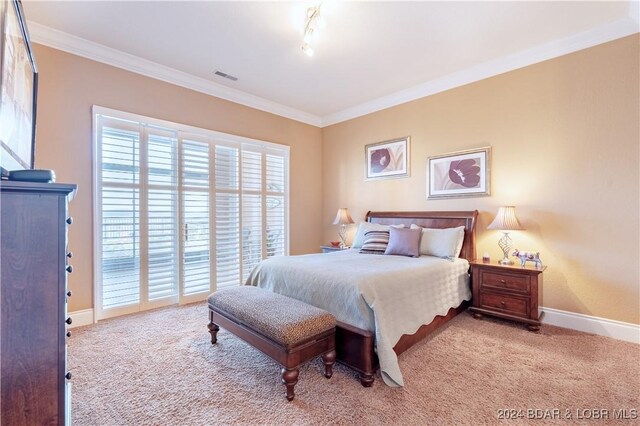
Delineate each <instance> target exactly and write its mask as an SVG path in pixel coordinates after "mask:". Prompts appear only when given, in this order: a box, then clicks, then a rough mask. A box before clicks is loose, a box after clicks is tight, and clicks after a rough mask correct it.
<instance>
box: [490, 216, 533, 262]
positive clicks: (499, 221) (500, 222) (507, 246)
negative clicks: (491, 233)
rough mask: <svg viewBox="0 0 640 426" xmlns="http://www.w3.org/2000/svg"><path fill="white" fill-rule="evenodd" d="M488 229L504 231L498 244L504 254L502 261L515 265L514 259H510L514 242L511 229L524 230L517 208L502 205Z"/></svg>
mask: <svg viewBox="0 0 640 426" xmlns="http://www.w3.org/2000/svg"><path fill="white" fill-rule="evenodd" d="M487 229H498V230H500V231H502V232H503V233H504V235H503V236H502V238H500V241H498V246H500V249H501V250H502V253H503V254H504V257H503V258H502V260H501V261H500V263H501V264H502V265H513V261H512V260H510V259H509V252H510V251H511V246H512V243H513V241H512V240H511V237H510V236H509V231H518V230H524V228H523V227H522V225H520V222H518V218H517V217H516V208H515V207H514V206H504V207H500V208H499V209H498V214H497V215H496V217H495V219H493V222H491V224H490V225H489V226H488V227H487Z"/></svg>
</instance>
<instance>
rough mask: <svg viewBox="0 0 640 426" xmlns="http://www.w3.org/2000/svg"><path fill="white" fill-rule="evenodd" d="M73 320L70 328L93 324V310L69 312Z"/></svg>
mask: <svg viewBox="0 0 640 426" xmlns="http://www.w3.org/2000/svg"><path fill="white" fill-rule="evenodd" d="M69 316H70V317H71V319H72V322H71V325H70V326H69V328H75V327H82V326H83V325H91V324H93V322H94V321H93V318H94V317H93V309H84V310H82V311H75V312H69Z"/></svg>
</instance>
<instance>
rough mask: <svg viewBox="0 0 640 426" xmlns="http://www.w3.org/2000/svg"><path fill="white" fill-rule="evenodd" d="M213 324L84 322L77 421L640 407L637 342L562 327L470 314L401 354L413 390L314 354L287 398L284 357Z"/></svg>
mask: <svg viewBox="0 0 640 426" xmlns="http://www.w3.org/2000/svg"><path fill="white" fill-rule="evenodd" d="M207 322H208V315H207V307H206V304H200V303H199V304H193V305H187V306H183V307H171V308H164V309H160V310H156V311H151V312H146V313H140V314H135V315H129V316H126V317H121V318H115V319H110V320H105V321H101V322H100V323H98V324H97V325H92V326H87V327H82V328H77V329H75V330H74V331H73V336H72V337H71V339H69V349H68V359H69V367H70V370H71V371H72V373H73V380H72V384H73V394H72V419H73V424H74V425H76V426H80V425H117V426H121V425H205V424H207V425H214V424H225V425H226V424H252V425H254V424H278V425H307V424H309V425H312V424H314V425H315V424H318V425H319V424H362V425H364V424H372V425H375V424H406V425H413V424H453V423H456V424H495V423H505V421H504V420H500V419H499V414H501V412H500V410H504V409H513V410H528V409H533V410H535V409H539V410H553V409H557V410H559V413H560V418H561V419H562V421H563V422H564V421H565V420H566V418H565V416H566V415H567V413H569V414H570V415H571V416H572V421H576V416H580V415H581V414H582V417H583V420H581V422H587V421H588V420H587V419H586V418H584V416H585V415H589V412H585V411H582V412H580V411H576V410H591V409H603V410H609V411H608V412H609V413H610V418H609V419H607V422H610V421H611V420H612V417H613V416H614V413H613V410H614V409H615V410H620V409H626V410H627V413H628V414H629V416H628V417H632V416H633V414H632V413H633V411H630V410H633V409H635V410H638V409H640V347H639V346H637V345H634V344H631V343H625V342H621V341H616V340H613V339H609V338H605V337H601V336H594V335H589V334H584V333H579V332H575V331H571V330H566V329H562V328H557V327H551V326H543V327H542V329H541V331H540V333H537V334H536V333H531V332H529V331H527V330H526V329H525V328H524V327H523V326H521V325H517V324H512V323H510V322H503V321H499V320H491V319H484V320H482V321H478V320H474V319H473V318H472V317H471V316H470V315H469V314H468V312H464V313H462V314H460V315H458V316H457V317H456V318H454V319H453V320H452V321H451V322H449V323H448V324H447V325H445V326H444V327H441V328H440V329H439V330H438V331H437V332H436V333H434V334H433V335H431V336H429V337H428V338H427V339H425V340H423V341H422V342H420V343H418V344H417V345H415V346H414V347H412V348H411V349H409V350H408V351H407V352H405V353H404V354H402V355H401V356H400V367H401V369H402V372H403V375H404V380H405V386H404V388H400V389H397V388H396V389H394V388H390V387H388V386H386V385H384V384H383V382H382V380H381V379H380V377H379V376H378V377H377V378H376V381H375V383H374V385H373V387H371V388H364V387H362V386H361V385H360V382H359V381H358V380H356V379H355V374H354V372H353V371H352V370H349V369H348V368H346V367H344V366H341V365H337V366H336V367H335V368H334V374H333V377H332V378H331V379H325V378H324V377H323V375H322V371H323V366H322V363H321V362H320V361H319V360H315V361H312V362H310V363H308V364H307V365H305V366H303V367H302V368H301V371H300V377H299V382H298V384H297V385H296V387H295V392H296V397H295V399H294V400H293V401H292V402H287V401H286V399H285V398H284V386H283V385H282V384H281V383H280V375H279V371H280V367H279V366H278V365H277V364H276V363H275V362H274V361H272V360H271V359H270V358H268V357H267V356H265V355H263V354H262V353H261V352H259V351H258V350H256V349H253V348H252V347H250V346H248V345H247V344H245V343H244V342H242V341H241V340H239V339H238V338H236V337H235V336H233V335H232V334H231V333H229V332H227V331H226V330H224V329H221V330H220V332H219V333H218V343H217V344H216V345H215V346H212V345H211V342H210V340H209V338H210V337H209V333H208V332H207ZM566 410H569V411H568V412H567V411H566ZM520 413H521V412H520V411H515V412H511V413H510V414H512V415H513V414H516V415H520ZM522 413H524V414H525V419H521V421H525V420H526V416H527V412H526V411H522ZM530 413H536V412H530ZM537 413H538V414H540V415H541V414H543V412H542V411H539V412H537ZM548 413H549V414H551V412H548ZM534 415H535V414H534ZM547 420H548V419H547ZM506 423H512V421H510V422H506ZM536 423H537V424H540V423H541V422H536ZM542 423H545V422H542Z"/></svg>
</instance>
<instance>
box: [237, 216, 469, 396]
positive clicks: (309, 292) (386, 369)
mask: <svg viewBox="0 0 640 426" xmlns="http://www.w3.org/2000/svg"><path fill="white" fill-rule="evenodd" d="M477 214H478V213H477V211H462V212H369V213H368V214H367V217H366V218H367V221H369V222H372V223H377V224H383V225H399V224H404V225H405V226H410V225H411V224H417V225H419V226H422V227H427V228H454V227H458V226H464V228H465V233H464V240H463V244H462V249H461V251H460V255H459V258H458V259H455V260H445V259H440V258H434V257H431V256H420V257H419V258H407V257H403V256H380V255H373V254H360V253H358V251H357V250H355V249H354V250H344V251H339V252H335V253H330V254H311V255H301V256H290V257H279V258H278V257H275V258H271V259H267V260H265V261H263V262H261V263H260V264H259V265H258V266H257V267H256V268H255V269H254V270H253V271H252V273H251V275H250V276H249V279H248V280H247V284H248V285H256V286H259V287H262V288H265V289H268V290H271V291H274V292H276V293H280V294H284V295H285V296H289V297H293V298H296V299H299V300H302V301H304V302H306V303H309V304H312V305H315V306H317V307H319V308H322V309H325V310H328V311H329V312H331V313H333V314H334V315H335V316H336V319H337V320H338V328H337V331H336V351H337V353H338V361H339V362H341V363H343V364H346V365H347V366H349V367H351V368H352V369H354V370H356V371H357V372H359V375H360V381H361V383H362V385H363V386H371V385H372V384H373V380H374V375H375V372H376V370H377V369H378V368H379V367H380V370H381V375H382V378H383V380H384V382H385V383H386V384H388V385H390V386H402V385H403V378H402V374H401V372H400V367H399V365H398V359H397V357H398V355H400V354H401V353H402V352H404V351H405V350H407V349H408V348H409V347H411V346H412V345H413V344H415V343H416V342H418V341H419V340H421V339H423V338H424V337H426V336H427V335H428V334H430V333H431V332H433V331H434V330H435V329H437V328H438V327H439V326H441V325H442V324H444V323H446V322H447V321H449V320H450V319H451V318H453V317H455V316H456V315H457V314H458V313H460V312H462V311H463V310H464V309H466V307H467V306H468V301H469V300H470V298H471V293H470V286H469V275H468V270H469V263H468V262H469V261H470V260H472V259H474V258H475V224H476V218H477Z"/></svg>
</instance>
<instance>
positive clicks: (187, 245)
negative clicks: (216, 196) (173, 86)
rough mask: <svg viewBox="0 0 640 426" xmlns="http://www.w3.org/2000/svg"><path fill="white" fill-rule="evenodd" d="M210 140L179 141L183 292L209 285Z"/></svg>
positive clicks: (205, 287) (204, 288) (201, 288)
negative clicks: (180, 150) (180, 142)
mask: <svg viewBox="0 0 640 426" xmlns="http://www.w3.org/2000/svg"><path fill="white" fill-rule="evenodd" d="M209 149H210V148H209V144H208V143H206V142H198V141H191V140H183V141H182V226H183V250H182V253H183V254H182V258H183V272H182V282H183V288H182V294H183V295H193V294H197V293H202V292H209V291H210V288H211V281H212V277H211V247H210V244H211V229H210V226H209V223H210V196H209V190H210V184H209V180H210V177H211V176H210V171H209V170H210V168H209Z"/></svg>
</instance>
